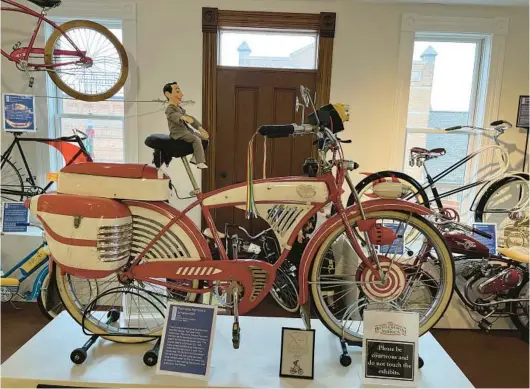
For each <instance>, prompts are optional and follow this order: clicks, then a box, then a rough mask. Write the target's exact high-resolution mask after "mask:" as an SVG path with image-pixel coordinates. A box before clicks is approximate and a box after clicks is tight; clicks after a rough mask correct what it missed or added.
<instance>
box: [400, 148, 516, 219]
mask: <svg viewBox="0 0 530 389" xmlns="http://www.w3.org/2000/svg"><path fill="white" fill-rule="evenodd" d="M489 148H499V149H500V146H499V145H496V146H487V147H484V148H482V149H479V150H477V151H475V152H473V153H471V154H469V155H467V156H466V157H464V158H462V159H461V160H459V161H457V162H455V163H454V164H453V165H451V166H449V167H448V168H447V169H445V170H443V171H441V172H440V173H438V174H437V175H435V176H434V177H432V176H431V175H430V174H429V172H428V170H427V166H426V162H427V161H425V163H424V164H423V168H424V170H425V175H426V178H427V183H426V184H423V185H421V184H420V186H421V190H423V191H424V192H425V193H426V189H429V188H430V189H431V192H432V194H433V196H434V197H433V198H427V199H426V201H427V202H429V203H430V202H433V201H434V202H435V203H436V206H437V207H438V209H439V210H441V209H443V204H442V201H441V199H443V198H446V197H449V196H452V195H454V194H457V193H460V192H463V191H465V190H467V189H471V188H475V187H477V186H481V185H484V184H486V186H487V184H490V183H492V182H494V181H495V180H496V178H497V177H494V178H491V177H489V178H487V179H483V180H479V181H475V182H472V183H469V184H465V185H463V186H460V187H458V188H455V189H452V190H449V191H447V192H443V193H439V192H438V188H437V187H436V183H437V182H439V181H440V180H441V179H442V178H444V177H445V176H447V175H448V174H450V173H452V172H454V171H455V170H456V169H458V168H459V167H461V166H463V165H465V164H466V163H467V162H469V161H470V160H471V159H473V158H474V157H476V156H477V155H479V154H481V153H482V152H484V151H486V150H487V149H489ZM501 151H502V150H501ZM504 173H505V171H503V172H502V174H500V176H502V175H503V174H504ZM478 195H479V193H477V195H476V196H475V200H473V203H472V205H471V207H470V210H473V205H474V204H475V202H476V200H477V198H478ZM413 197H414V194H411V195H409V196H408V197H406V198H405V199H406V200H411V199H412V198H413ZM424 204H425V201H424V202H423V203H421V205H424Z"/></svg>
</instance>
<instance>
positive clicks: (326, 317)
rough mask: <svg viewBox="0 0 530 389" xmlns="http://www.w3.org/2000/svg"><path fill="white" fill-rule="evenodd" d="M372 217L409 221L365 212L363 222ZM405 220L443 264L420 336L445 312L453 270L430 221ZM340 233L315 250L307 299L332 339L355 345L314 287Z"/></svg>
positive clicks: (414, 217) (354, 338)
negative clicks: (426, 239) (433, 246)
mask: <svg viewBox="0 0 530 389" xmlns="http://www.w3.org/2000/svg"><path fill="white" fill-rule="evenodd" d="M359 217H360V216H358V217H356V218H353V219H350V223H355V221H356V220H358V219H359ZM372 217H376V218H389V219H395V220H400V219H406V218H409V215H408V214H406V213H403V212H399V211H377V212H372V213H368V214H367V215H366V218H367V219H370V218H372ZM408 220H410V222H411V223H414V224H415V225H416V226H417V227H419V228H421V229H422V232H423V233H424V234H425V235H426V236H428V237H429V239H430V240H431V241H432V242H433V243H436V246H437V247H438V249H437V253H438V255H440V258H441V259H439V261H443V269H444V283H443V285H442V284H440V288H442V286H443V289H442V290H441V292H440V293H441V295H440V297H439V303H438V304H437V306H436V307H435V308H434V310H433V311H432V312H431V314H430V315H429V317H428V318H427V319H426V320H425V321H424V322H423V323H422V318H420V331H419V335H420V336H421V335H423V334H424V333H426V332H427V331H429V330H430V329H431V328H432V327H434V326H435V325H436V323H437V322H438V321H439V320H440V319H441V318H442V317H443V315H444V313H445V311H446V310H447V307H448V306H449V303H450V301H451V299H452V296H453V292H454V283H455V271H454V263H453V260H452V255H451V251H450V250H449V248H448V246H447V243H446V241H445V239H444V238H443V236H442V234H441V233H440V231H439V230H438V229H437V228H436V227H435V226H434V225H433V224H432V223H431V222H430V221H428V220H427V219H425V218H423V217H421V216H418V215H414V214H412V215H410V218H409V219H408ZM343 233H344V227H343V226H340V227H338V228H337V229H336V230H335V231H334V232H332V233H330V234H329V236H328V238H327V239H326V240H325V241H324V242H323V243H322V245H321V246H320V248H319V249H318V252H317V254H316V256H315V259H314V260H313V263H312V264H311V269H310V273H309V279H308V282H310V293H311V300H312V301H313V303H314V307H315V311H316V313H317V315H318V317H319V319H320V321H321V322H322V324H324V326H325V327H326V328H327V329H328V330H329V331H331V332H332V333H333V334H335V335H336V336H338V337H340V338H342V337H344V338H345V340H347V341H353V342H356V341H360V340H361V339H362V337H359V336H355V335H353V334H350V333H349V332H347V331H344V334H343V332H342V329H341V327H340V326H339V325H338V324H337V323H336V321H335V320H334V317H332V316H333V315H334V314H333V313H332V312H331V311H330V310H329V307H327V306H324V303H323V299H322V294H320V293H319V290H318V288H319V287H318V285H317V283H318V279H319V277H318V272H319V268H320V267H321V263H322V261H323V260H324V258H325V256H326V253H327V252H328V251H327V249H328V248H329V247H331V245H332V244H333V243H334V242H335V240H336V239H337V238H338V237H340V236H341V234H343Z"/></svg>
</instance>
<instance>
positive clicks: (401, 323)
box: [362, 310, 419, 386]
mask: <svg viewBox="0 0 530 389" xmlns="http://www.w3.org/2000/svg"><path fill="white" fill-rule="evenodd" d="M363 331H364V335H363V351H362V361H363V367H362V375H363V376H362V381H363V383H365V384H369V385H377V386H379V385H398V386H411V383H412V385H413V386H414V385H415V384H416V383H417V380H418V379H417V375H418V338H419V316H418V314H417V313H415V312H385V311H371V310H367V311H365V313H364V322H363Z"/></svg>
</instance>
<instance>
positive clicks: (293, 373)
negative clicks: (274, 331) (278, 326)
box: [280, 327, 315, 380]
mask: <svg viewBox="0 0 530 389" xmlns="http://www.w3.org/2000/svg"><path fill="white" fill-rule="evenodd" d="M281 353H282V354H281V357H280V377H291V378H305V379H309V380H312V379H313V374H314V372H313V371H314V369H315V330H301V329H298V328H286V327H283V328H282V347H281Z"/></svg>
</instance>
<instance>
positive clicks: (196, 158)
mask: <svg viewBox="0 0 530 389" xmlns="http://www.w3.org/2000/svg"><path fill="white" fill-rule="evenodd" d="M163 92H164V96H166V99H167V100H168V101H169V104H168V107H167V108H166V117H167V124H168V127H169V136H170V137H171V138H172V139H175V140H182V141H184V142H188V143H191V144H192V145H193V158H192V160H191V162H192V163H193V162H194V163H196V164H197V167H198V168H199V169H207V168H208V166H206V159H205V158H204V148H203V147H202V140H203V139H204V140H207V139H208V138H209V135H208V133H207V132H206V130H205V129H204V128H202V125H201V123H200V122H199V121H198V120H197V119H195V118H194V117H193V116H190V115H188V114H186V111H185V110H184V108H182V107H181V106H180V103H181V102H182V98H183V97H184V93H182V90H181V89H180V86H179V84H178V83H177V82H175V81H174V82H170V83H168V84H166V85H164V89H163Z"/></svg>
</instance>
